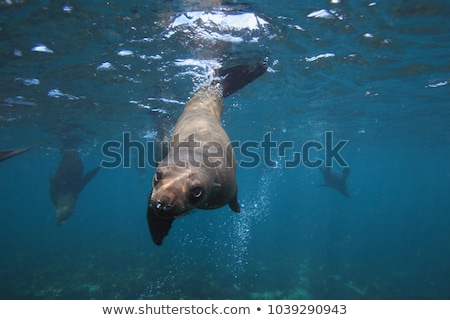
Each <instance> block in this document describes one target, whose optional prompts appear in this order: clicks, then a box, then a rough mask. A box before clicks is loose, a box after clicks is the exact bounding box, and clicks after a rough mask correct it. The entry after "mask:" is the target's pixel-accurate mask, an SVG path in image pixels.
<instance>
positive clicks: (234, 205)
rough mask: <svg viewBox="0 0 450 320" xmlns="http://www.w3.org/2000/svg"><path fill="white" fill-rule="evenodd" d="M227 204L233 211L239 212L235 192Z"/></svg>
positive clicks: (239, 207) (239, 208)
mask: <svg viewBox="0 0 450 320" xmlns="http://www.w3.org/2000/svg"><path fill="white" fill-rule="evenodd" d="M228 206H229V207H230V209H231V210H233V211H234V212H238V213H239V212H241V206H240V205H239V203H238V200H237V192H236V194H235V195H234V197H233V198H232V199H231V201H230V202H229V203H228Z"/></svg>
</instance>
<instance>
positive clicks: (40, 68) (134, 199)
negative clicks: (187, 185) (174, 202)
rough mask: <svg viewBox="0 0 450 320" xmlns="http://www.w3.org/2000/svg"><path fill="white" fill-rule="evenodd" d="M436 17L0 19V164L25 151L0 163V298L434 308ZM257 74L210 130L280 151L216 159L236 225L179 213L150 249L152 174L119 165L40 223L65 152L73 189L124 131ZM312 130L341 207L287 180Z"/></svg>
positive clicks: (195, 7)
mask: <svg viewBox="0 0 450 320" xmlns="http://www.w3.org/2000/svg"><path fill="white" fill-rule="evenodd" d="M449 15H450V3H449V2H448V1H432V2H429V1H423V0H413V1H388V0H386V1H376V2H375V1H374V2H370V1H367V2H364V1H363V2H361V1H351V0H349V1H345V0H341V1H298V2H296V1H285V0H281V1H277V2H274V1H265V0H263V1H246V2H242V1H233V2H219V1H179V0H174V1H156V0H148V1H128V2H126V3H125V2H122V1H82V0H78V1H50V0H47V1H44V0H41V1H27V0H23V1H0V88H1V90H0V150H6V149H17V148H33V149H31V150H29V151H27V152H25V153H23V154H20V155H17V156H15V157H13V158H10V159H6V160H4V161H2V162H0V197H1V198H0V199H1V207H0V208H1V209H0V255H1V258H0V298H1V299H450V272H449V270H450V197H449V195H450V169H449V166H448V159H449V157H450V148H449V146H450V129H449V123H450V105H449V96H450V85H449V81H450V26H449V22H448V17H449ZM266 58H267V61H268V62H267V64H268V70H267V72H266V73H265V74H264V75H262V76H261V77H260V78H258V79H256V80H255V81H254V82H252V83H251V84H249V85H248V86H247V87H245V88H243V89H241V90H240V91H238V92H237V93H235V94H233V95H231V96H230V97H227V98H226V99H225V100H224V111H223V119H222V121H223V125H224V128H225V130H226V132H227V133H228V135H229V137H230V139H231V140H232V141H238V142H240V143H241V144H242V143H244V142H246V141H256V142H261V141H263V139H264V137H265V136H267V134H269V133H270V137H271V139H272V140H273V141H275V142H276V143H278V144H280V143H282V142H291V143H292V145H293V148H291V149H288V150H287V152H286V153H284V154H282V153H280V152H277V149H276V148H273V149H271V150H269V151H270V152H265V151H267V150H264V148H261V147H260V148H255V149H253V150H252V151H253V152H254V154H257V155H259V160H260V161H259V162H258V163H255V164H254V165H251V166H250V167H249V168H248V167H245V166H243V165H242V164H243V162H245V161H247V162H248V160H249V158H248V157H246V154H245V153H242V152H239V150H236V154H237V160H238V161H239V164H240V165H238V167H237V180H238V186H239V193H238V200H239V202H240V204H241V212H240V213H238V214H237V213H234V212H232V211H231V210H230V209H229V208H228V206H226V207H223V208H220V209H216V210H210V211H202V210H195V211H194V212H192V213H191V214H189V215H188V216H185V217H182V218H180V219H176V221H175V222H174V224H173V227H172V229H171V230H170V233H169V235H168V236H167V237H166V238H165V239H164V242H163V245H162V246H156V245H154V243H153V242H152V240H151V237H150V234H149V231H148V227H147V221H146V210H147V197H148V195H149V193H150V191H151V188H152V177H153V174H154V171H155V168H154V167H151V166H148V165H147V166H146V168H145V169H144V170H142V169H141V170H137V168H136V157H137V155H138V154H137V150H136V149H132V150H131V152H130V153H131V159H130V161H131V167H130V168H126V167H124V166H123V165H121V166H118V167H116V168H110V169H108V168H101V169H100V171H99V172H98V173H97V174H96V175H95V176H94V177H93V178H92V179H91V180H90V181H89V183H87V184H86V186H85V188H84V189H83V190H82V191H81V193H80V195H79V197H78V199H77V201H76V206H75V210H74V212H73V214H72V215H71V216H70V217H69V218H68V219H67V220H66V221H65V222H64V223H63V224H62V225H59V226H58V225H57V223H56V212H55V207H54V206H53V204H52V200H51V196H50V184H51V180H52V179H54V178H55V172H56V170H57V168H58V166H59V164H60V162H61V159H62V155H61V150H62V149H63V148H64V144H65V141H67V139H68V137H70V139H76V141H78V142H77V144H76V147H75V148H76V150H77V152H78V154H79V155H80V157H81V159H82V162H83V167H84V172H87V171H89V170H91V169H93V168H95V167H97V166H99V165H100V164H101V162H102V161H105V160H109V159H108V158H107V157H106V155H105V154H104V152H103V153H102V146H104V144H105V143H107V142H108V141H119V142H121V141H123V139H124V133H128V134H129V135H130V137H131V139H132V140H133V141H139V142H141V143H143V144H145V143H147V142H149V141H154V140H155V139H156V138H158V136H159V135H161V134H162V135H170V132H171V129H172V128H173V126H174V124H175V122H176V120H177V118H178V116H179V114H180V113H181V111H182V110H183V106H184V104H185V103H186V102H187V101H188V99H189V98H190V97H191V96H193V94H194V93H195V92H196V90H197V89H198V88H200V87H201V86H203V85H205V84H207V83H208V82H209V81H211V79H212V77H214V70H215V69H216V68H218V67H220V66H221V65H226V64H227V63H230V61H231V62H232V63H234V64H241V63H246V62H248V61H254V60H255V59H256V60H259V59H266ZM326 132H332V134H333V145H336V144H337V143H338V141H346V144H345V146H343V147H342V149H340V150H339V154H340V155H341V156H342V158H343V159H344V160H345V162H346V164H347V165H348V166H349V168H350V174H349V175H348V178H347V187H348V191H349V195H350V197H345V196H343V195H342V194H341V193H339V192H338V191H337V190H335V189H334V188H330V187H323V186H322V185H323V184H324V179H323V175H322V172H321V171H320V170H319V169H318V168H311V167H308V166H307V165H305V163H301V164H299V165H296V166H295V167H292V168H291V167H289V161H290V160H292V159H293V158H292V157H293V155H294V153H296V152H301V151H302V146H303V145H304V144H305V143H307V142H310V141H314V142H318V143H319V144H322V145H325V144H326V141H325V137H326ZM103 151H104V150H103ZM147 156H150V154H148V155H147ZM268 157H270V160H271V161H272V162H273V163H272V162H270V161H264V159H266V160H269V159H268ZM323 157H324V150H318V149H316V152H314V153H312V154H311V155H310V159H309V160H315V159H320V158H323ZM332 171H333V172H341V171H342V165H341V164H340V163H338V161H333V167H332Z"/></svg>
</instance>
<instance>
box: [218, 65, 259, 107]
mask: <svg viewBox="0 0 450 320" xmlns="http://www.w3.org/2000/svg"><path fill="white" fill-rule="evenodd" d="M266 70H267V59H265V60H263V61H258V62H256V63H254V64H245V65H237V66H233V67H230V68H224V69H220V70H219V71H218V75H219V76H220V77H222V78H223V79H222V81H221V84H222V88H223V97H224V98H225V97H227V96H229V95H230V94H232V93H234V92H236V91H238V90H239V89H242V88H243V87H245V86H246V85H247V84H249V83H250V82H252V81H253V80H255V79H256V78H258V77H259V76H260V75H262V74H263V73H264V72H266Z"/></svg>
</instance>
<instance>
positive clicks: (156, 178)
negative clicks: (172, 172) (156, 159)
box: [153, 171, 162, 183]
mask: <svg viewBox="0 0 450 320" xmlns="http://www.w3.org/2000/svg"><path fill="white" fill-rule="evenodd" d="M161 179H162V173H161V172H160V171H156V172H155V175H154V176H153V181H154V182H155V183H157V182H158V181H159V180H161Z"/></svg>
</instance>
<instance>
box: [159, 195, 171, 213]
mask: <svg viewBox="0 0 450 320" xmlns="http://www.w3.org/2000/svg"><path fill="white" fill-rule="evenodd" d="M171 203H172V201H171V200H170V198H169V197H167V196H162V197H161V199H158V200H156V202H155V208H156V210H161V211H169V210H170V209H171V208H172V204H171Z"/></svg>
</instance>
